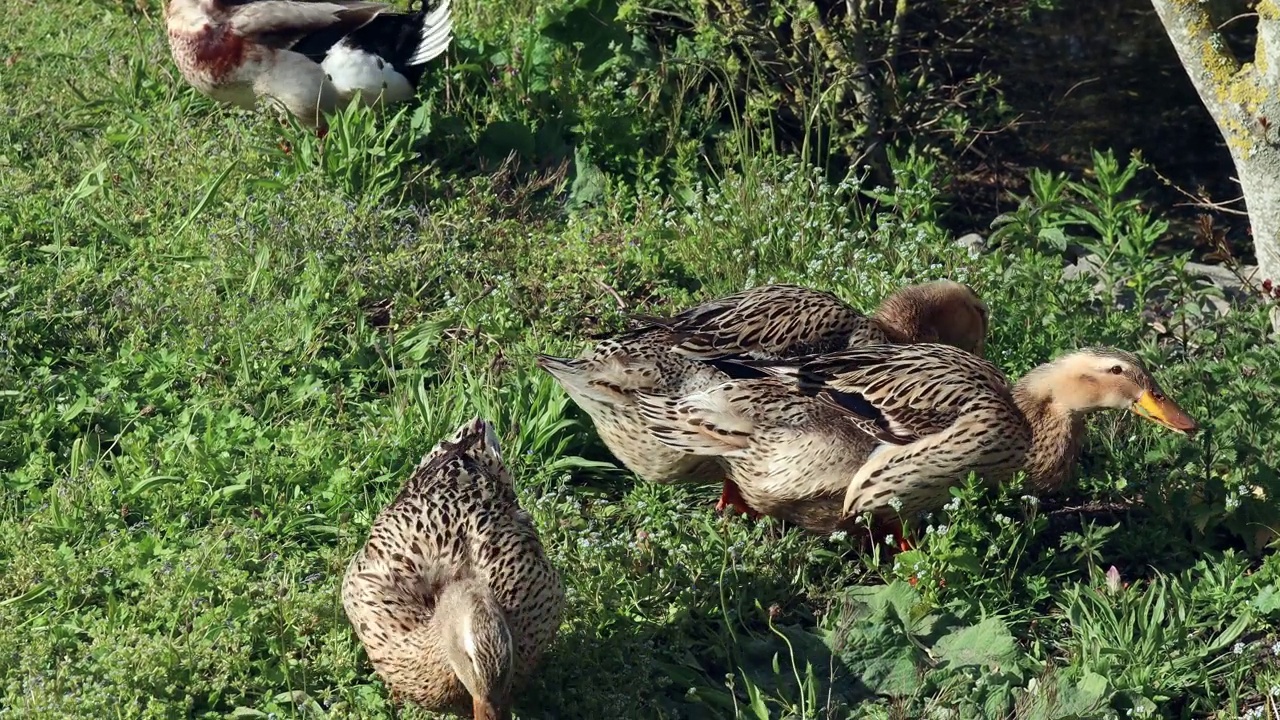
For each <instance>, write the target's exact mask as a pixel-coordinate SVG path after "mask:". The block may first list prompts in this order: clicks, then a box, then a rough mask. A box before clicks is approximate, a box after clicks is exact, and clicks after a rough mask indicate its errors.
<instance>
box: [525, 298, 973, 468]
mask: <svg viewBox="0 0 1280 720" xmlns="http://www.w3.org/2000/svg"><path fill="white" fill-rule="evenodd" d="M986 312H987V311H986V306H985V305H984V304H983V303H982V301H981V300H980V299H979V298H978V297H977V295H976V294H974V292H973V290H972V289H970V288H968V287H967V286H964V285H961V284H959V283H953V282H949V281H937V282H932V283H924V284H921V285H912V286H908V287H906V288H903V289H901V290H899V291H897V292H895V293H893V294H892V295H890V296H889V297H888V298H886V299H885V300H884V302H882V303H881V306H880V308H879V309H877V312H876V315H875V317H873V318H868V317H866V316H864V315H863V314H862V313H860V312H858V311H857V310H855V309H853V308H852V307H851V306H849V305H848V304H846V303H845V302H844V301H842V300H840V299H839V298H838V297H836V296H835V295H832V294H831V293H827V292H822V291H819V290H811V289H809V288H805V287H801V286H798V285H764V286H760V287H756V288H752V289H749V290H744V291H742V292H738V293H734V294H732V295H728V296H725V297H722V298H717V299H714V300H710V301H707V302H704V303H702V304H700V305H698V306H695V307H693V308H690V309H688V310H685V311H684V312H681V313H678V314H677V315H675V316H673V317H670V318H657V317H652V316H637V319H638V320H639V321H640V326H639V327H637V328H635V329H633V330H630V331H628V332H624V333H622V334H620V335H617V336H615V337H614V338H611V339H608V340H605V341H604V342H602V343H600V344H599V345H597V346H596V347H595V348H594V349H593V350H591V351H590V352H588V353H587V354H586V355H584V356H583V357H582V358H577V359H566V358H551V357H546V356H542V357H540V358H539V360H538V363H539V365H540V366H541V367H542V368H543V369H545V370H547V371H548V372H550V373H551V374H552V375H554V376H555V377H556V378H557V380H559V381H560V384H561V385H562V386H563V387H564V388H565V391H566V392H568V393H569V395H570V396H571V397H572V398H573V400H574V402H575V403H577V404H578V405H579V406H580V407H582V408H583V410H585V411H586V412H587V414H588V415H590V416H591V418H592V421H593V422H594V424H595V426H596V431H597V432H598V433H599V434H600V437H601V439H602V440H604V443H605V445H606V446H608V448H609V450H610V451H611V452H612V453H613V454H614V456H615V457H617V458H618V459H619V460H620V461H621V462H622V463H623V464H624V465H626V466H627V467H628V468H630V469H631V470H632V471H633V472H635V473H636V474H637V475H639V476H640V477H642V478H644V479H646V480H650V481H652V482H675V481H679V480H688V479H694V480H701V481H705V482H713V481H719V480H721V479H722V478H723V476H724V470H723V468H721V467H720V463H719V462H718V461H716V462H712V461H710V460H708V459H705V458H699V457H690V456H689V455H686V454H683V453H673V452H671V448H669V447H667V446H666V445H665V444H663V443H662V442H660V441H658V440H657V438H655V437H654V436H653V435H652V434H650V433H649V432H647V430H646V428H645V425H644V423H643V422H641V421H640V420H639V418H638V415H637V412H636V409H635V400H634V396H635V394H636V393H646V394H651V395H667V396H672V397H678V396H679V395H681V394H687V393H691V392H696V391H698V390H702V389H706V388H709V387H712V386H713V385H715V384H716V383H719V382H722V381H724V380H728V379H747V378H758V377H763V373H761V372H759V371H758V370H753V369H751V368H749V367H746V366H744V365H741V364H738V363H734V362H732V360H733V359H737V358H753V357H754V358H784V359H785V358H791V357H795V356H796V355H797V354H801V353H806V352H816V351H824V350H835V349H843V348H847V347H849V346H857V345H862V344H868V343H883V342H886V341H891V342H915V341H918V340H919V339H920V338H922V337H924V338H934V337H942V338H945V339H946V341H947V342H951V343H953V344H956V345H958V346H962V347H964V348H966V349H970V350H973V351H975V352H981V348H982V343H983V340H984V338H985V335H986V323H987V320H986Z"/></svg>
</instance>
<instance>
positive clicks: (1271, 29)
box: [1151, 0, 1280, 332]
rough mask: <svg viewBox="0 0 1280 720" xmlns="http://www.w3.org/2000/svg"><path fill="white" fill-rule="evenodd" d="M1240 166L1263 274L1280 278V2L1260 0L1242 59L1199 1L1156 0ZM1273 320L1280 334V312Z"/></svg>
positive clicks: (1176, 46)
mask: <svg viewBox="0 0 1280 720" xmlns="http://www.w3.org/2000/svg"><path fill="white" fill-rule="evenodd" d="M1151 4H1152V6H1153V7H1155V10H1156V14H1157V15H1158V16H1159V17H1160V21H1161V23H1163V24H1164V27H1165V31H1166V33H1167V34H1168V35H1169V40H1170V41H1171V42H1172V43H1173V46H1174V49H1175V50H1176V51H1177V53H1178V58H1179V60H1181V61H1182V65H1183V68H1184V69H1185V70H1186V71H1187V76H1188V77H1189V78H1190V79H1191V83H1192V85H1193V86H1194V87H1195V89H1196V92H1197V93H1198V94H1199V95H1200V100H1201V101H1202V102H1203V103H1204V106H1205V108H1206V109H1207V110H1208V111H1209V114H1210V116H1211V117H1212V118H1213V120H1214V123H1215V124H1216V125H1217V126H1218V130H1219V131H1220V132H1221V133H1222V137H1223V139H1224V140H1225V141H1226V144H1227V148H1228V149H1229V150H1230V152H1231V159H1232V161H1233V162H1234V163H1235V167H1236V175H1237V177H1238V178H1239V181H1240V187H1241V190H1242V191H1243V192H1244V201H1245V206H1246V208H1247V210H1248V212H1249V224H1250V225H1251V226H1252V229H1253V242H1254V249H1255V250H1256V252H1257V256H1258V264H1259V266H1260V269H1261V272H1262V275H1263V277H1264V278H1270V279H1273V280H1276V281H1280V130H1278V129H1277V128H1276V127H1274V126H1273V125H1275V124H1280V66H1278V64H1277V63H1278V60H1277V56H1280V0H1259V2H1258V4H1257V6H1256V12H1257V14H1258V40H1257V44H1256V46H1255V48H1254V53H1253V61H1252V62H1249V63H1243V64H1242V63H1241V62H1240V60H1239V59H1237V58H1236V57H1235V56H1234V55H1233V54H1232V53H1231V51H1230V49H1229V47H1228V46H1227V44H1226V42H1225V41H1224V40H1223V38H1222V37H1221V35H1220V34H1219V33H1218V31H1217V30H1216V28H1215V25H1214V23H1213V18H1212V17H1211V16H1210V14H1209V10H1208V4H1207V3H1205V2H1203V1H1202V0H1151ZM1271 320H1272V325H1273V327H1274V328H1275V329H1276V331H1277V332H1280V311H1273V312H1272V316H1271Z"/></svg>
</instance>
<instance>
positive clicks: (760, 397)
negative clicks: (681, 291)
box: [639, 343, 1031, 531]
mask: <svg viewBox="0 0 1280 720" xmlns="http://www.w3.org/2000/svg"><path fill="white" fill-rule="evenodd" d="M742 364H743V365H745V366H748V367H753V368H756V369H759V370H763V371H765V372H767V373H769V374H770V375H772V376H773V377H771V378H769V379H766V380H733V381H729V382H726V383H723V384H721V385H719V386H717V387H715V388H713V389H712V390H709V391H707V392H703V393H698V394H694V395H690V396H685V397H681V398H660V397H650V398H644V399H642V400H641V401H640V403H639V404H640V407H641V415H642V418H643V420H644V421H645V423H646V425H647V427H646V430H647V432H649V433H651V434H653V435H654V436H655V437H658V438H659V439H661V440H662V441H663V442H664V443H665V444H667V445H669V446H671V447H673V448H676V449H680V450H681V451H683V452H688V453H690V454H694V455H707V456H714V457H719V458H720V459H721V462H722V463H723V464H724V465H725V467H726V473H727V476H728V477H729V479H731V480H733V481H734V482H735V483H736V484H737V485H738V487H739V489H740V490H741V492H742V495H743V496H744V497H745V498H746V499H747V501H748V503H749V504H751V506H752V507H754V508H756V509H758V510H760V511H761V512H764V513H766V514H769V515H774V516H777V517H783V518H786V519H789V520H791V521H793V522H796V523H797V524H800V525H802V526H803V527H806V528H808V529H810V530H814V531H831V530H835V529H838V528H841V527H848V522H849V520H850V517H849V516H848V515H847V514H846V513H845V512H844V510H843V509H842V508H843V504H844V503H848V505H849V509H850V511H851V512H852V513H859V512H862V511H870V512H872V513H873V514H874V515H877V516H888V515H891V514H893V512H894V510H893V509H892V507H891V505H890V502H891V500H893V499H896V500H897V501H898V502H901V503H902V506H901V511H902V512H904V513H910V512H915V511H918V510H924V509H929V508H931V507H932V506H934V505H937V504H940V503H941V501H943V500H944V499H945V497H946V489H947V488H948V487H949V486H951V485H953V484H955V483H956V482H958V481H959V480H961V479H963V477H964V476H965V475H967V474H968V472H969V471H976V472H979V473H982V474H984V475H985V476H987V477H989V478H991V479H998V478H1000V477H1004V476H1005V475H1007V474H1009V473H1011V472H1013V471H1016V470H1017V469H1018V468H1019V467H1021V466H1022V465H1023V464H1024V463H1025V461H1026V455H1027V453H1028V451H1029V449H1030V447H1031V431H1030V427H1029V425H1028V423H1027V422H1026V420H1025V419H1024V418H1023V415H1022V413H1021V411H1020V410H1019V408H1018V406H1017V404H1016V403H1015V401H1014V398H1013V396H1012V394H1011V392H1010V388H1009V386H1008V383H1007V380H1006V379H1005V378H1004V375H1003V374H1002V373H1001V372H1000V371H999V370H998V369H997V368H996V367H995V366H994V365H992V364H991V363H988V362H986V361H985V360H982V359H980V358H978V357H976V356H974V355H971V354H969V353H966V352H964V351H962V350H959V349H956V348H954V347H951V346H949V345H936V344H927V343H925V344H915V345H873V346H868V347H865V348H855V349H852V350H845V351H840V352H835V353H830V354H827V355H822V356H816V357H808V358H802V359H800V360H798V361H795V362H785V361H767V360H766V361H742Z"/></svg>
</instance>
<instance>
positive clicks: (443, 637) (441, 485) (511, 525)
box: [342, 418, 564, 720]
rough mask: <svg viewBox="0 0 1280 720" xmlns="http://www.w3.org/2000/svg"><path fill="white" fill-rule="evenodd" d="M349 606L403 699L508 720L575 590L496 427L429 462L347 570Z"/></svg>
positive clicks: (475, 423) (478, 423)
mask: <svg viewBox="0 0 1280 720" xmlns="http://www.w3.org/2000/svg"><path fill="white" fill-rule="evenodd" d="M342 605H343V608H345V610H346V613H347V618H348V619H349V620H350V621H351V624H352V626H353V627H354V628H355V631H356V635H357V636H359V638H360V641H361V642H362V643H363V644H364V647H365V650H366V652H367V653H368V655H369V661H370V662H371V663H372V664H373V667H374V669H375V670H376V671H377V673H378V675H379V676H380V677H381V678H382V681H383V682H384V683H385V684H386V685H387V687H388V688H389V689H390V692H391V696H392V698H393V700H394V701H396V702H400V701H401V700H402V699H408V700H412V701H414V702H416V703H418V704H420V705H423V706H424V707H426V708H427V709H430V710H436V711H442V710H451V711H453V712H456V713H458V714H462V715H465V714H466V712H467V710H468V708H469V709H470V710H471V712H472V713H473V717H474V718H476V719H477V720H496V719H497V718H506V717H509V713H510V706H511V693H512V691H513V689H514V688H516V687H518V686H519V685H520V683H521V682H522V681H524V680H526V679H527V678H528V677H529V675H530V674H531V673H532V671H533V670H534V668H535V667H536V665H537V663H538V660H539V658H540V657H541V655H542V652H543V651H544V650H545V649H546V647H547V645H549V644H550V643H551V641H552V640H553V639H554V637H555V634H556V630H557V628H558V627H559V624H560V613H561V611H562V610H563V607H564V586H563V585H562V584H561V581H560V576H559V575H558V574H557V573H556V570H555V568H553V567H552V566H551V563H550V562H549V561H548V560H547V557H546V555H545V554H544V553H543V550H542V543H541V542H540V541H539V539H538V534H537V531H536V530H534V527H533V520H532V519H531V518H530V517H529V515H528V513H526V512H525V511H524V510H522V509H521V508H520V505H519V504H518V502H517V500H516V493H515V485H514V483H513V481H512V478H511V474H510V473H509V472H508V471H507V468H506V466H505V465H504V464H503V461H502V455H501V451H500V449H499V447H498V440H497V438H496V437H495V436H494V433H493V428H492V426H490V425H489V423H487V422H485V421H484V420H481V419H479V418H476V419H473V420H471V421H470V422H468V423H466V424H464V425H462V426H461V427H460V428H459V429H458V430H457V431H456V432H455V433H454V434H453V436H452V437H450V438H449V439H448V440H445V441H443V442H441V443H440V444H438V445H437V446H436V447H435V448H434V449H432V450H431V451H430V452H429V453H427V454H426V455H425V456H424V457H423V458H422V462H420V463H419V464H418V467H417V468H416V469H415V470H414V471H413V474H412V475H410V476H409V480H408V482H406V483H405V486H404V489H403V490H401V491H400V494H399V495H398V496H397V497H396V499H395V501H394V502H392V503H391V504H390V505H389V506H388V507H387V508H386V509H384V510H383V511H382V512H381V513H379V514H378V517H377V518H376V519H375V520H374V521H373V527H372V528H370V530H369V540H368V542H367V543H365V545H364V547H363V548H361V549H360V551H359V552H358V553H356V555H355V557H354V558H352V560H351V563H350V564H349V565H348V566H347V572H346V576H345V577H344V578H343V581H342Z"/></svg>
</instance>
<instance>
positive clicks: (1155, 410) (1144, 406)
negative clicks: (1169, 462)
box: [1133, 390, 1199, 435]
mask: <svg viewBox="0 0 1280 720" xmlns="http://www.w3.org/2000/svg"><path fill="white" fill-rule="evenodd" d="M1133 412H1134V413H1136V414H1138V415H1141V416H1142V417H1144V418H1146V419H1148V420H1150V421H1151V422H1154V423H1159V424H1160V425H1163V426H1165V427H1167V428H1169V429H1170V430H1175V431H1177V432H1180V433H1184V434H1187V435H1190V434H1191V433H1194V432H1195V431H1196V429H1197V428H1199V426H1198V425H1197V424H1196V421H1195V420H1192V419H1191V416H1190V415H1187V414H1186V413H1185V412H1183V411H1182V408H1180V407H1178V404H1177V403H1175V402H1174V401H1172V400H1170V399H1169V398H1167V397H1161V398H1157V397H1156V396H1155V395H1153V394H1151V392H1150V391H1146V390H1144V391H1143V392H1142V397H1139V398H1138V401H1137V402H1135V403H1134V404H1133Z"/></svg>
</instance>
